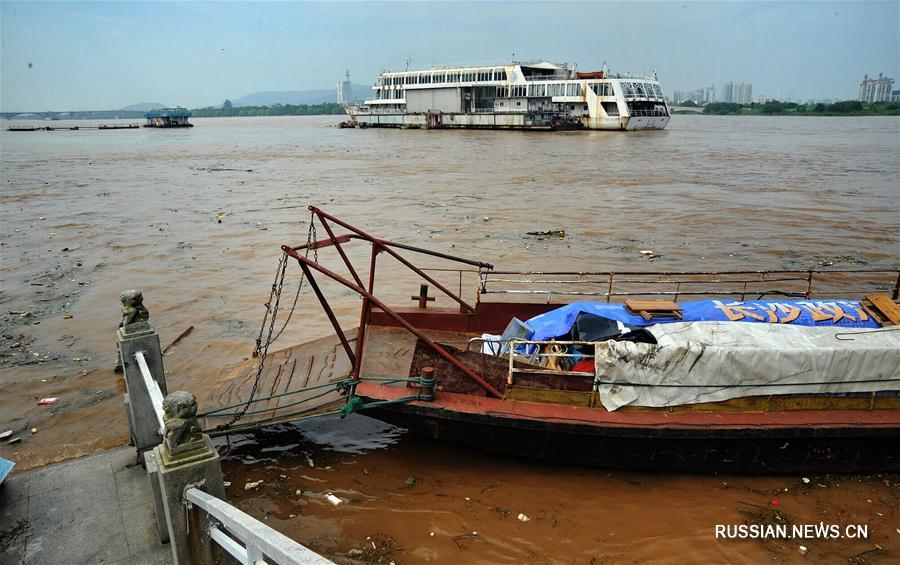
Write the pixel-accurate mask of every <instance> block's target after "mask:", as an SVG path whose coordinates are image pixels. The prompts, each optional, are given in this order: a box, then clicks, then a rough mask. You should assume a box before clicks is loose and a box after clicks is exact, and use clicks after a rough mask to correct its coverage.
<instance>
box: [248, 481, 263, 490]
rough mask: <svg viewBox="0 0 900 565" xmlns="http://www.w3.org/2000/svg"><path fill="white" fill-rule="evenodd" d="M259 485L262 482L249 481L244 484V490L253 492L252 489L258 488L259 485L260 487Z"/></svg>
mask: <svg viewBox="0 0 900 565" xmlns="http://www.w3.org/2000/svg"><path fill="white" fill-rule="evenodd" d="M261 484H263V482H262V481H250V482H248V483H246V484H244V490H253V489H255V488H257V487H259V485H261Z"/></svg>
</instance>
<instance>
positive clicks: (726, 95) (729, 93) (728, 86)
mask: <svg viewBox="0 0 900 565" xmlns="http://www.w3.org/2000/svg"><path fill="white" fill-rule="evenodd" d="M722 102H734V83H732V82H726V83H725V86H724V87H723V88H722Z"/></svg>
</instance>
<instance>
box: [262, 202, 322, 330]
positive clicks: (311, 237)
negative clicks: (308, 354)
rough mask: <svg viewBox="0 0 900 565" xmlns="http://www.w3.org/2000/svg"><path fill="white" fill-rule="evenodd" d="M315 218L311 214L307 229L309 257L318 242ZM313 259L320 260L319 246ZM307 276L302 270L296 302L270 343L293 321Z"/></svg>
mask: <svg viewBox="0 0 900 565" xmlns="http://www.w3.org/2000/svg"><path fill="white" fill-rule="evenodd" d="M313 220H314V217H313V216H312V214H310V218H309V229H308V230H307V233H306V257H309V248H310V246H311V245H312V244H313V243H315V242H316V224H315V222H314V221H313ZM313 260H314V261H315V262H316V263H318V262H319V249H318V248H315V249H313ZM305 276H306V274H305V273H304V272H303V271H300V282H299V283H297V292H296V294H294V302H293V304H291V309H290V311H289V312H288V315H287V319H285V320H284V325H282V326H281V329H280V330H278V333H277V334H275V337H273V338H272V341H270V342H269V344H271V343H272V342H274V341H276V340H277V339H278V338H279V337H281V333H282V332H283V331H284V329H285V328H286V327H287V326H288V323H289V322H290V321H291V317H293V315H294V310H295V309H296V308H297V300H298V299H299V298H300V290H301V289H302V288H303V279H304V277H305Z"/></svg>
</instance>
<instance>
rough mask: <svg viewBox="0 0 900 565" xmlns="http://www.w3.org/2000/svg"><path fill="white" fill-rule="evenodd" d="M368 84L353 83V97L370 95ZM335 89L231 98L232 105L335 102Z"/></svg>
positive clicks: (281, 92) (271, 91)
mask: <svg viewBox="0 0 900 565" xmlns="http://www.w3.org/2000/svg"><path fill="white" fill-rule="evenodd" d="M371 92H372V87H371V86H370V85H362V84H354V85H353V98H354V99H359V100H362V99H363V98H367V97H369V96H370V93H371ZM336 101H337V89H336V88H328V89H323V90H270V91H266V92H254V93H253V94H248V95H246V96H242V97H240V98H238V99H237V100H232V101H231V104H232V106H235V107H237V106H271V105H272V104H322V103H324V102H336Z"/></svg>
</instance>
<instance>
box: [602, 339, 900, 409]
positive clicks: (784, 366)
mask: <svg viewBox="0 0 900 565" xmlns="http://www.w3.org/2000/svg"><path fill="white" fill-rule="evenodd" d="M647 329H648V330H649V331H650V332H651V333H653V335H654V336H655V337H656V339H657V341H658V342H659V343H658V344H656V345H652V344H648V343H632V342H628V341H605V342H600V343H598V345H597V359H596V371H597V373H596V374H597V382H598V383H609V382H616V383H623V382H624V383H635V384H639V385H668V386H629V385H619V384H616V385H608V384H598V391H599V394H600V400H601V402H602V403H603V405H604V406H605V407H606V409H607V410H615V409H617V408H619V407H621V406H625V405H629V404H630V405H634V406H657V407H660V406H679V405H682V404H694V403H698V402H716V401H720V400H727V399H729V398H736V397H740V396H759V395H770V394H799V393H805V394H813V393H825V392H827V393H846V392H875V391H883V390H900V330H890V329H887V328H886V329H884V330H871V329H849V328H838V327H801V326H787V325H779V324H740V323H734V322H678V323H670V324H657V325H654V326H650V327H648V328H647ZM673 385H674V386H673ZM697 385H703V386H697ZM709 385H717V386H709ZM738 385H739V386H738ZM773 385H774V386H773Z"/></svg>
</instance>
